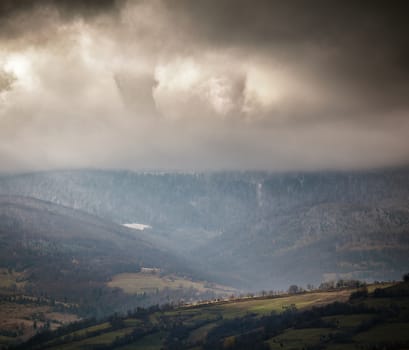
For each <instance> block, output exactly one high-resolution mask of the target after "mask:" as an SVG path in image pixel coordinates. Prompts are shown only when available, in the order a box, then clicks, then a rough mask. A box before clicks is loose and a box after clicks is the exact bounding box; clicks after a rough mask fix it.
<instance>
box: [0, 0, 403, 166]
mask: <svg viewBox="0 0 409 350" xmlns="http://www.w3.org/2000/svg"><path fill="white" fill-rule="evenodd" d="M406 7H407V6H406V5H405V3H404V2H402V1H393V2H386V1H384V2H381V1H359V2H358V1H356V2H352V1H350V2H345V1H344V2H342V1H335V0H326V1H318V0H311V1H300V0H291V1H264V0H257V1H243V0H220V1H219V0H218V1H216V0H215V1H209V0H194V1H190V0H178V1H176V0H174V1H173V0H138V1H131V0H129V1H126V0H123V1H96V0H95V1H79V0H78V1H72V0H71V1H69V0H66V1H57V0H54V1H53V0H38V1H34V0H33V1H28V0H20V1H0V164H1V167H0V170H2V169H33V168H36V169H38V168H41V169H42V168H54V167H60V168H61V167H83V166H86V167H88V166H98V167H121V168H133V169H140V168H161V169H163V168H169V169H192V168H193V169H226V168H228V169H270V170H290V169H311V170H312V169H322V168H336V169H351V168H353V169H356V168H368V167H378V166H389V165H400V164H407V163H408V161H409V143H408V142H407V140H408V138H409V99H408V95H409V66H408V62H409V57H408V56H409V49H408V47H409V45H408V43H409V29H408V28H409V25H408V24H407V23H408V21H407V20H406V14H407V11H406Z"/></svg>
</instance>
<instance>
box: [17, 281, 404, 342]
mask: <svg viewBox="0 0 409 350" xmlns="http://www.w3.org/2000/svg"><path fill="white" fill-rule="evenodd" d="M368 288H369V292H368V289H367V288H364V289H358V290H357V289H342V290H334V291H312V292H303V293H300V294H294V295H282V296H270V297H258V298H245V299H240V300H230V301H222V302H216V303H210V304H203V305H198V306H186V307H179V308H172V307H169V306H164V307H162V308H159V307H151V308H149V309H147V310H145V309H138V310H135V311H134V312H129V313H128V315H127V316H118V315H116V316H112V317H111V318H108V319H106V320H104V321H103V322H99V323H98V322H97V323H95V322H92V321H83V322H82V323H77V324H72V325H71V326H68V327H66V328H61V329H59V330H58V331H55V332H52V333H43V334H39V335H38V336H37V337H34V338H33V339H32V340H31V341H30V342H28V343H27V344H26V345H22V346H20V347H18V349H50V350H53V349H63V350H68V349H70V350H76V349H83V348H87V349H122V350H128V349H129V350H130V349H133V350H138V349H141V350H142V349H145V350H146V349H150V350H156V349H157V350H159V349H180V350H181V349H196V350H199V349H248V348H249V347H251V348H252V349H265V350H267V349H356V348H357V347H359V348H365V349H366V348H379V347H380V346H381V347H382V349H398V348H399V349H400V348H404V347H405V346H408V345H409V337H408V330H409V318H408V317H409V312H408V310H409V308H408V306H409V293H408V290H409V288H408V285H407V283H401V284H395V285H392V286H390V285H382V284H378V285H374V286H369V287H368Z"/></svg>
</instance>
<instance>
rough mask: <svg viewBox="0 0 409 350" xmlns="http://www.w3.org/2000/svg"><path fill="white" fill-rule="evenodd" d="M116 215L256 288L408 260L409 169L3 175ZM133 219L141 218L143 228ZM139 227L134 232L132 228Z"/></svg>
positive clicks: (11, 189)
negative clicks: (275, 172)
mask: <svg viewBox="0 0 409 350" xmlns="http://www.w3.org/2000/svg"><path fill="white" fill-rule="evenodd" d="M0 193H3V194H8V195H22V196H30V197H35V198H39V199H43V200H47V201H51V202H53V203H57V204H60V205H64V206H68V207H72V208H76V209H80V210H83V211H86V212H88V213H91V214H93V215H96V216H99V217H101V218H105V219H108V220H112V221H114V222H116V223H118V224H124V223H128V224H132V223H135V224H138V225H150V226H151V227H152V228H151V229H147V230H146V231H139V235H140V237H144V238H145V240H146V241H149V242H151V243H152V244H153V245H154V246H161V247H162V249H165V250H166V251H167V252H169V253H170V252H171V253H172V254H176V255H179V256H181V257H183V258H184V259H186V260H188V261H189V262H190V263H191V264H193V266H198V265H199V266H200V269H201V271H203V272H204V273H207V274H209V275H212V276H213V278H214V279H215V280H217V281H218V282H221V283H229V284H231V285H234V286H238V287H243V288H252V289H261V288H281V289H284V288H287V287H288V285H289V284H293V283H298V284H304V285H305V284H307V283H314V284H317V283H319V282H320V281H322V280H323V279H327V278H349V277H350V278H362V279H368V280H372V279H392V278H396V279H398V278H400V276H401V275H402V273H403V272H405V271H407V270H408V269H409V258H408V257H409V254H408V253H409V169H407V168H403V169H388V170H379V171H367V172H319V173H287V174H272V173H264V172H225V173H224V172H221V173H198V174H196V173H191V174H178V173H134V172H129V171H98V170H77V171H55V172H43V173H32V174H20V175H4V176H1V177H0ZM138 225H136V227H138ZM135 232H136V231H135Z"/></svg>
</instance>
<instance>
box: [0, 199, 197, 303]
mask: <svg viewBox="0 0 409 350" xmlns="http://www.w3.org/2000/svg"><path fill="white" fill-rule="evenodd" d="M142 266H147V267H159V268H161V269H162V270H163V271H165V272H180V273H186V274H188V273H189V271H191V269H189V267H187V265H186V264H185V263H184V261H183V260H181V259H179V258H176V257H174V256H173V255H172V254H170V253H169V252H165V251H163V250H160V249H158V248H156V247H154V246H153V245H152V244H151V243H149V242H148V241H146V240H144V239H141V238H140V237H139V236H138V231H135V230H132V229H128V228H126V227H123V226H121V225H118V224H114V223H111V222H109V221H107V220H104V219H101V218H99V217H96V216H93V215H90V214H87V213H84V212H81V211H79V210H74V209H71V208H68V207H64V206H61V205H57V204H54V203H51V202H46V201H43V200H39V199H34V198H29V197H18V196H0V267H2V268H9V269H10V270H15V271H19V272H24V276H25V278H24V280H25V282H26V283H25V288H24V290H25V292H29V293H30V294H31V295H48V296H53V297H57V298H63V297H67V296H68V297H70V299H72V300H78V299H81V298H83V297H84V295H86V294H88V293H89V292H90V291H92V289H93V288H100V287H103V286H104V285H105V283H106V282H107V281H108V280H109V279H110V277H112V276H113V275H115V274H117V273H120V272H137V271H138V270H139V269H140V267H142Z"/></svg>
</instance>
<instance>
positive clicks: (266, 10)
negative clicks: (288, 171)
mask: <svg viewBox="0 0 409 350" xmlns="http://www.w3.org/2000/svg"><path fill="white" fill-rule="evenodd" d="M165 4H166V5H167V6H168V7H169V9H170V11H172V12H173V13H175V14H177V15H178V16H183V17H184V18H187V19H188V20H189V21H190V23H191V24H192V26H193V27H194V28H195V35H196V36H197V38H199V39H200V40H203V41H204V42H207V44H208V45H209V46H212V47H215V46H217V47H221V48H225V47H240V48H242V49H244V50H246V53H247V54H248V55H252V54H257V53H259V52H263V53H266V55H270V56H271V57H272V58H274V59H275V60H278V61H282V62H292V64H294V65H299V66H303V67H307V69H308V70H309V72H310V74H315V75H317V76H319V79H322V80H325V81H326V82H327V83H328V84H329V85H336V86H337V89H339V90H340V93H348V94H350V95H351V96H350V98H351V99H352V100H354V96H359V100H360V101H361V103H360V104H362V102H364V103H365V104H366V107H364V106H360V108H362V109H364V110H365V109H378V110H379V108H384V109H389V108H402V107H406V106H407V104H408V98H407V96H408V93H409V21H408V20H407V13H408V9H409V5H408V3H407V2H406V1H392V2H388V1H356V2H352V1H349V2H343V1H335V0H329V1H328V0H327V1H324V0H322V1H317V0H313V1H303V0H293V1H268V0H260V1H255V2H254V1H244V0H237V1H235V0H224V1H205V0H199V1H188V0H182V1H170V2H165ZM352 102H353V103H356V102H357V101H352ZM332 107H335V106H332Z"/></svg>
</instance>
